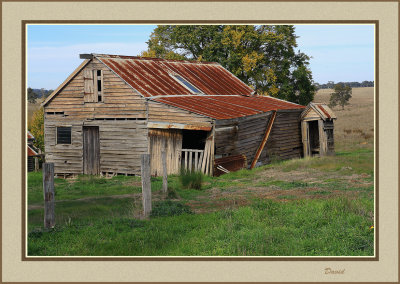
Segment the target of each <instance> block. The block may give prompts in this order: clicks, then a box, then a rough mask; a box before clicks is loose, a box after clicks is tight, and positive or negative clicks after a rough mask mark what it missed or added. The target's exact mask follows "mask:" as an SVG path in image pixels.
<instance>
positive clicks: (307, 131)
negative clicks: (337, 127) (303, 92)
mask: <svg viewBox="0 0 400 284" xmlns="http://www.w3.org/2000/svg"><path fill="white" fill-rule="evenodd" d="M300 118H301V136H302V140H303V152H304V157H307V156H309V157H310V156H316V155H319V156H325V155H333V154H334V153H335V147H334V136H333V127H334V123H333V122H334V120H335V119H336V118H337V117H336V115H335V114H334V113H333V111H332V110H331V109H330V108H329V107H328V106H327V105H326V104H323V103H310V104H309V105H308V106H307V107H306V108H305V109H304V111H303V112H302V114H301V116H300Z"/></svg>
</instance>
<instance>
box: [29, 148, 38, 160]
mask: <svg viewBox="0 0 400 284" xmlns="http://www.w3.org/2000/svg"><path fill="white" fill-rule="evenodd" d="M37 155H38V153H36V151H35V150H33V149H32V148H31V147H30V146H29V145H28V156H29V157H33V156H37Z"/></svg>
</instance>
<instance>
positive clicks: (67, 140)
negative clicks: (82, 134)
mask: <svg viewBox="0 0 400 284" xmlns="http://www.w3.org/2000/svg"><path fill="white" fill-rule="evenodd" d="M57 144H71V127H57Z"/></svg>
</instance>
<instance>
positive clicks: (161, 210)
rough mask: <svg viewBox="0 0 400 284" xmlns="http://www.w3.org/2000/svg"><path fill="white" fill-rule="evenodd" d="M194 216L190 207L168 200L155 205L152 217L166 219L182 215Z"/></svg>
mask: <svg viewBox="0 0 400 284" xmlns="http://www.w3.org/2000/svg"><path fill="white" fill-rule="evenodd" d="M184 213H186V214H193V212H192V210H190V207H189V206H188V205H185V204H183V203H181V202H176V201H171V200H166V201H159V202H155V203H154V204H153V209H152V211H151V216H152V217H166V216H174V215H181V214H184Z"/></svg>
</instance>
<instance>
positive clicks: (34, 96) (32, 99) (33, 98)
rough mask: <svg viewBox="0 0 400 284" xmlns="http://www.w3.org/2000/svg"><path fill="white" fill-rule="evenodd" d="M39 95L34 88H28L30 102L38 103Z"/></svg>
mask: <svg viewBox="0 0 400 284" xmlns="http://www.w3.org/2000/svg"><path fill="white" fill-rule="evenodd" d="M37 98H38V95H37V94H36V93H35V92H34V91H33V90H32V88H28V102H30V103H31V104H34V103H36V100H37Z"/></svg>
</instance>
